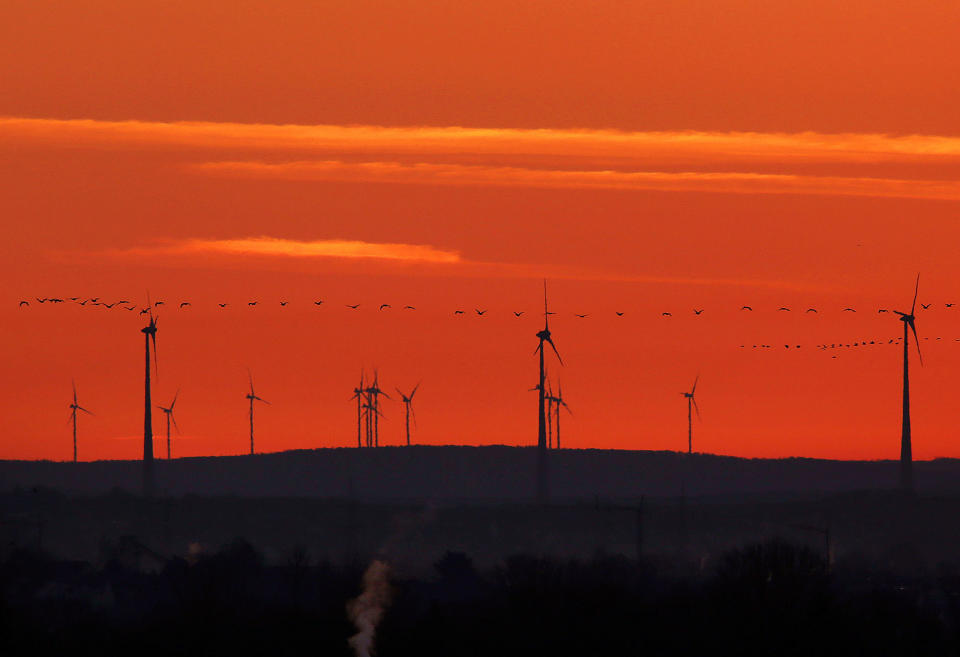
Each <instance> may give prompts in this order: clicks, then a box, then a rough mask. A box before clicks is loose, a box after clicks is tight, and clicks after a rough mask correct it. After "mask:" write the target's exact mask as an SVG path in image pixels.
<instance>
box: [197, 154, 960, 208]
mask: <svg viewBox="0 0 960 657" xmlns="http://www.w3.org/2000/svg"><path fill="white" fill-rule="evenodd" d="M188 169H189V170H191V171H195V172H198V173H205V174H211V175H220V176H228V177H234V176H235V177H249V178H266V179H279V180H308V181H309V180H315V181H324V182H374V183H400V184H429V185H473V186H484V185H491V186H507V187H546V188H567V189H613V190H649V191H675V192H716V193H732V194H819V195H833V196H866V197H880V198H911V199H928V200H948V201H955V200H960V181H940V180H904V179H891V178H855V177H839V176H805V175H792V174H766V173H749V172H747V173H737V172H733V173H728V172H694V171H689V172H679V173H676V172H664V171H610V170H607V171H571V170H557V169H527V168H521V167H488V166H473V165H460V164H435V163H417V164H403V163H399V162H360V163H356V162H342V161H338V160H324V161H310V162H284V163H267V162H206V163H203V164H197V165H189V166H188Z"/></svg>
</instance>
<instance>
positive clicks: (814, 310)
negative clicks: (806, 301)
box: [804, 308, 817, 313]
mask: <svg viewBox="0 0 960 657" xmlns="http://www.w3.org/2000/svg"><path fill="white" fill-rule="evenodd" d="M804 312H808V313H815V312H817V309H816V308H807V309H806V310H805V311H804Z"/></svg>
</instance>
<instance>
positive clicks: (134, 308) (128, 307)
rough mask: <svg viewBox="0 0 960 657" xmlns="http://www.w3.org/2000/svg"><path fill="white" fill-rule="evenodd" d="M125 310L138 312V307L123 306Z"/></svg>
mask: <svg viewBox="0 0 960 657" xmlns="http://www.w3.org/2000/svg"><path fill="white" fill-rule="evenodd" d="M123 309H124V310H136V309H137V307H136V306H123Z"/></svg>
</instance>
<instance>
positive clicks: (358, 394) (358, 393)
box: [350, 370, 364, 447]
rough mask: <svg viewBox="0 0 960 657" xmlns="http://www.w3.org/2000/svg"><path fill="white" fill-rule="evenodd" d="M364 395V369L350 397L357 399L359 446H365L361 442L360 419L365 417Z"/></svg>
mask: <svg viewBox="0 0 960 657" xmlns="http://www.w3.org/2000/svg"><path fill="white" fill-rule="evenodd" d="M363 397H364V390H363V370H360V383H359V385H357V387H356V388H354V389H353V397H351V398H350V399H356V400H357V447H363V443H362V442H360V421H361V420H362V419H363Z"/></svg>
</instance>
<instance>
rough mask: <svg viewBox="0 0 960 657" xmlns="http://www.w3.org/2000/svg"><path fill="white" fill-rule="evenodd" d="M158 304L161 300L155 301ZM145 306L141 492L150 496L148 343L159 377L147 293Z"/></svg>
mask: <svg viewBox="0 0 960 657" xmlns="http://www.w3.org/2000/svg"><path fill="white" fill-rule="evenodd" d="M157 303H158V304H159V303H161V302H159V301H158V302H157ZM147 308H148V309H149V310H148V313H149V314H150V323H149V324H147V325H146V326H144V327H143V328H142V329H140V332H141V333H143V348H144V355H145V362H146V367H145V369H144V381H143V397H144V399H143V494H144V496H145V497H151V496H152V495H153V490H154V476H153V415H152V405H151V403H150V343H151V342H152V343H153V371H154V374H155V375H156V376H157V378H160V374H159V371H158V369H157V318H156V317H154V316H153V310H152V308H153V305H152V304H151V303H150V295H149V294H148V295H147Z"/></svg>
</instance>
